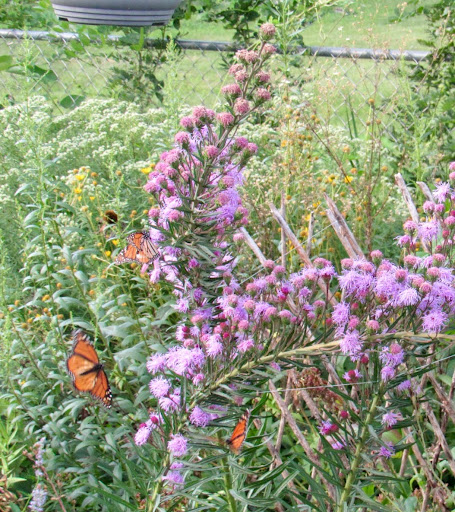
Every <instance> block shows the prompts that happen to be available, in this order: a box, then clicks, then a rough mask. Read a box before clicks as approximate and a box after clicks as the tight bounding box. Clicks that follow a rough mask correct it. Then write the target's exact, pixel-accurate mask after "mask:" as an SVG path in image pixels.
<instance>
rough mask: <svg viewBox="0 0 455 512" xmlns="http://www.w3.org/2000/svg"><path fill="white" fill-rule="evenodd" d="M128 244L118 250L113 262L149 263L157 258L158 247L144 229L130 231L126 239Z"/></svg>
mask: <svg viewBox="0 0 455 512" xmlns="http://www.w3.org/2000/svg"><path fill="white" fill-rule="evenodd" d="M126 241H127V242H128V245H127V246H126V247H125V248H124V249H122V250H121V251H120V254H119V255H118V256H117V258H116V259H115V263H117V264H120V263H125V262H134V263H141V264H142V265H143V264H150V263H152V261H153V260H155V259H156V258H158V256H159V251H158V247H157V246H156V245H155V244H154V243H153V242H152V240H151V238H150V235H149V234H148V233H147V232H144V231H138V232H136V233H131V234H130V235H128V238H127V239H126Z"/></svg>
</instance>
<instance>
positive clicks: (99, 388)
mask: <svg viewBox="0 0 455 512" xmlns="http://www.w3.org/2000/svg"><path fill="white" fill-rule="evenodd" d="M66 368H67V370H68V372H69V373H70V375H71V377H72V379H73V386H74V387H75V389H76V390H77V391H81V392H83V393H90V394H91V395H92V396H93V397H94V398H96V399H97V400H100V401H101V403H102V404H103V405H104V406H105V407H107V408H108V409H109V408H110V407H111V405H112V393H111V388H110V386H109V382H108V380H107V376H106V373H105V372H104V370H103V365H102V364H101V363H100V361H99V359H98V355H97V353H96V351H95V349H94V348H93V344H92V342H91V341H90V339H89V338H88V336H87V335H86V334H85V332H84V331H82V330H81V329H79V330H77V331H74V333H73V350H72V352H71V354H70V356H69V357H68V359H67V360H66Z"/></svg>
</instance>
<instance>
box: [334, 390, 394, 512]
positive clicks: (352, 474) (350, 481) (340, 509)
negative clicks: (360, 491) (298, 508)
mask: <svg viewBox="0 0 455 512" xmlns="http://www.w3.org/2000/svg"><path fill="white" fill-rule="evenodd" d="M383 390H384V385H383V384H381V385H380V386H379V390H378V393H377V394H375V395H374V398H373V401H372V402H371V406H370V410H369V411H368V414H367V417H366V420H365V423H364V425H363V428H362V433H361V435H360V441H359V442H358V443H357V447H356V450H355V454H354V461H353V463H352V465H351V470H350V471H349V473H348V477H347V478H346V484H345V486H344V489H343V493H342V494H341V498H340V501H339V503H338V505H337V508H336V512H344V504H345V503H346V502H347V501H348V499H349V495H350V493H351V489H352V486H353V485H354V481H355V479H356V476H357V469H358V467H359V464H360V459H361V458H362V452H363V449H364V447H365V443H366V441H367V438H368V432H369V426H370V424H371V423H372V421H373V419H374V416H375V414H376V409H377V408H378V405H379V402H380V401H381V398H382V393H383Z"/></svg>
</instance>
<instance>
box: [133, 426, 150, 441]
mask: <svg viewBox="0 0 455 512" xmlns="http://www.w3.org/2000/svg"><path fill="white" fill-rule="evenodd" d="M151 432H152V429H151V428H149V427H148V426H147V425H146V424H145V423H143V424H142V425H141V426H140V427H139V429H138V431H137V432H136V434H135V436H134V443H135V444H136V445H137V446H141V445H143V444H145V443H146V442H147V441H148V439H149V437H150V434H151Z"/></svg>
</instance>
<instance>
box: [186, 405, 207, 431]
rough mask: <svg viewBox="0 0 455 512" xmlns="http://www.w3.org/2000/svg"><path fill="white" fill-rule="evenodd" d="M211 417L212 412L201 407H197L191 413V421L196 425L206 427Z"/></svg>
mask: <svg viewBox="0 0 455 512" xmlns="http://www.w3.org/2000/svg"><path fill="white" fill-rule="evenodd" d="M210 419H211V416H210V414H208V413H206V412H205V411H203V410H202V409H201V408H200V407H195V408H194V409H193V410H192V412H191V414H190V422H191V423H192V424H193V425H195V426H196V427H206V426H207V425H208V424H209V422H210Z"/></svg>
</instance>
